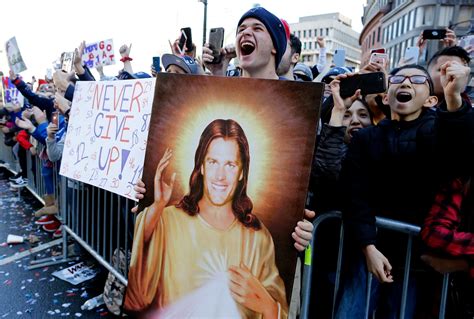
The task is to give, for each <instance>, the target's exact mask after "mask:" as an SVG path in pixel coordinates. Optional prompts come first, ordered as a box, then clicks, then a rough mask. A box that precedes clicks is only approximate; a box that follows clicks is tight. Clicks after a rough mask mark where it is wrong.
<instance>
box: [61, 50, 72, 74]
mask: <svg viewBox="0 0 474 319" xmlns="http://www.w3.org/2000/svg"><path fill="white" fill-rule="evenodd" d="M74 55H75V54H74V52H63V53H62V54H61V70H63V71H64V72H67V73H69V72H71V71H72V66H73V63H74Z"/></svg>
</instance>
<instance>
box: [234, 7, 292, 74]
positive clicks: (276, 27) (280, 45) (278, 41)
mask: <svg viewBox="0 0 474 319" xmlns="http://www.w3.org/2000/svg"><path fill="white" fill-rule="evenodd" d="M247 18H255V19H257V20H259V21H260V22H262V23H263V24H264V25H265V27H266V28H267V30H268V33H270V37H271V38H272V41H273V46H274V47H275V50H276V55H275V69H276V68H277V67H278V65H279V64H280V61H281V58H282V57H283V54H285V50H286V43H287V40H286V32H285V27H284V26H283V23H282V22H281V20H280V19H278V18H277V17H276V16H275V15H274V14H273V13H271V12H269V11H267V10H266V9H265V8H262V7H255V8H252V9H250V10H249V11H247V12H246V13H244V15H243V16H242V17H241V18H240V20H239V23H238V24H237V30H238V29H239V26H240V25H241V24H242V22H243V21H244V20H245V19H247Z"/></svg>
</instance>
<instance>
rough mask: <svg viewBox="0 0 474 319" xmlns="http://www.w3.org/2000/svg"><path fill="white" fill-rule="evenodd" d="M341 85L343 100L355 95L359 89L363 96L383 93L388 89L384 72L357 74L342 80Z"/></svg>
mask: <svg viewBox="0 0 474 319" xmlns="http://www.w3.org/2000/svg"><path fill="white" fill-rule="evenodd" d="M340 85H341V90H340V92H339V94H340V95H341V97H342V98H346V97H350V96H352V95H354V94H355V92H356V91H357V90H358V89H360V90H361V94H362V95H366V94H376V93H383V92H385V91H386V89H387V85H386V82H385V74H384V73H383V72H373V73H365V74H355V75H353V76H350V77H347V78H345V79H342V80H341V84H340Z"/></svg>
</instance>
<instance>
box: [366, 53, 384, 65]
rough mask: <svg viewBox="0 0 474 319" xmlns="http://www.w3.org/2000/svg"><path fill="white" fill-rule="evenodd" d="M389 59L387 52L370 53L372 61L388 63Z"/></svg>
mask: <svg viewBox="0 0 474 319" xmlns="http://www.w3.org/2000/svg"><path fill="white" fill-rule="evenodd" d="M387 61H388V54H387V53H377V52H374V53H372V54H371V55H370V63H378V64H381V65H386V63H387Z"/></svg>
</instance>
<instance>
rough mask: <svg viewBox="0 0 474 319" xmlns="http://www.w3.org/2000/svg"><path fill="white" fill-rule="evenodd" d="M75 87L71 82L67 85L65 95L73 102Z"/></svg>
mask: <svg viewBox="0 0 474 319" xmlns="http://www.w3.org/2000/svg"><path fill="white" fill-rule="evenodd" d="M74 89H75V86H74V85H72V84H69V86H68V87H67V89H66V92H65V93H64V97H65V98H66V99H67V100H68V101H71V102H72V99H73V98H74Z"/></svg>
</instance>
